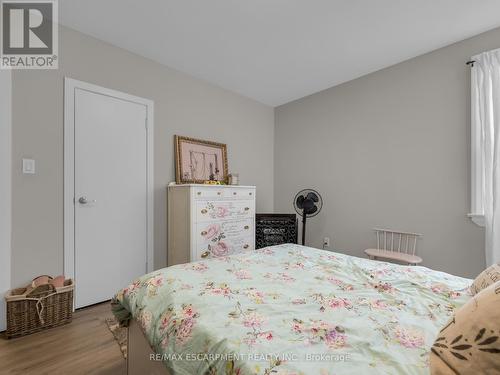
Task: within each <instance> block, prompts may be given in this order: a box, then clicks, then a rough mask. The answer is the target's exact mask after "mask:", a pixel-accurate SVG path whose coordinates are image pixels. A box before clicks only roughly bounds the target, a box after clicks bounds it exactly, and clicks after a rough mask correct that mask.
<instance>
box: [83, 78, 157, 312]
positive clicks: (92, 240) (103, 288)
mask: <svg viewBox="0 0 500 375" xmlns="http://www.w3.org/2000/svg"><path fill="white" fill-rule="evenodd" d="M146 120H147V107H146V106H145V105H144V104H140V103H135V102H133V101H128V100H123V99H120V98H117V97H114V96H110V95H104V94H101V93H96V92H93V91H89V90H84V89H80V88H76V89H75V91H74V197H75V199H74V226H75V227H74V252H75V254H74V262H75V267H74V270H75V284H76V299H75V305H76V307H77V308H79V307H83V306H87V305H91V304H94V303H98V302H102V301H106V300H109V299H111V298H112V297H113V295H114V294H115V293H116V292H117V291H118V290H119V289H120V288H123V287H124V286H126V285H128V284H129V283H130V282H131V281H132V280H133V279H134V278H136V277H138V276H140V275H143V274H144V273H146V269H147V265H146V263H147V214H148V213H147V210H148V205H147V136H146Z"/></svg>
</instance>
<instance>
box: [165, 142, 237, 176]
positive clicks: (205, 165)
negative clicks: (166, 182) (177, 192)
mask: <svg viewBox="0 0 500 375" xmlns="http://www.w3.org/2000/svg"><path fill="white" fill-rule="evenodd" d="M174 138H175V139H174V141H175V182H176V183H178V184H189V183H196V184H199V183H204V182H205V181H219V182H224V183H226V181H227V175H228V168H227V147H226V145H225V144H223V143H217V142H211V141H204V140H201V139H194V138H188V137H182V136H179V135H176V136H175V137H174Z"/></svg>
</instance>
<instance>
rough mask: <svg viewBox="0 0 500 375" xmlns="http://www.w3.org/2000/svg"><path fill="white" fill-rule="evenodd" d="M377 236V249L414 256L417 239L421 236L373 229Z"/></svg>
mask: <svg viewBox="0 0 500 375" xmlns="http://www.w3.org/2000/svg"><path fill="white" fill-rule="evenodd" d="M374 231H375V233H376V234H377V249H378V250H386V251H393V252H396V253H405V254H411V255H415V251H416V250H417V239H418V238H419V237H421V236H422V235H421V234H418V233H411V232H399V231H395V230H389V229H380V228H374Z"/></svg>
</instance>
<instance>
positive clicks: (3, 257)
mask: <svg viewBox="0 0 500 375" xmlns="http://www.w3.org/2000/svg"><path fill="white" fill-rule="evenodd" d="M11 77H12V75H11V72H10V71H8V70H0V295H1V296H4V295H5V293H7V291H8V290H9V289H10V271H11V270H10V257H11V250H10V240H11V236H10V234H11V200H10V196H11V188H12V186H11V144H12V140H11V134H12V127H11V108H12V103H11V96H12V95H11V94H12V89H11V81H12V80H11ZM5 314H6V306H5V299H4V298H0V331H3V330H4V329H5V327H6V321H5Z"/></svg>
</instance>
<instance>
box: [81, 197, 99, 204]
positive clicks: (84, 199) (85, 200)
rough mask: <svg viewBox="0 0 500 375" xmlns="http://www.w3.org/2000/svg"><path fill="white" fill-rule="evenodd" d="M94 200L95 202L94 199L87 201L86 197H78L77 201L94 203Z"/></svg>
mask: <svg viewBox="0 0 500 375" xmlns="http://www.w3.org/2000/svg"><path fill="white" fill-rule="evenodd" d="M95 202H96V200H95V199H93V200H91V201H89V200H87V198H86V197H80V199H78V203H80V204H89V203H95Z"/></svg>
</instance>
